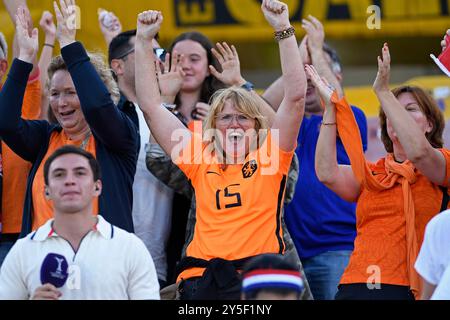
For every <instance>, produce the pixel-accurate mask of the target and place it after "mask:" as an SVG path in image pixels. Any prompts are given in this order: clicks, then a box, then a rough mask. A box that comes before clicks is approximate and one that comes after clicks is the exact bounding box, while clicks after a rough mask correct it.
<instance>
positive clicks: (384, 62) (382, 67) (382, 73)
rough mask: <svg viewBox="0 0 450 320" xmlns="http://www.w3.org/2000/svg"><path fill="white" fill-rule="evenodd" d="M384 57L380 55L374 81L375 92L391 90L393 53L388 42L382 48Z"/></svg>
mask: <svg viewBox="0 0 450 320" xmlns="http://www.w3.org/2000/svg"><path fill="white" fill-rule="evenodd" d="M381 54H382V58H381V57H380V56H378V58H377V59H378V73H377V77H376V78H375V82H374V83H373V90H374V91H375V93H380V92H384V91H389V78H390V73H391V55H390V54H389V48H388V45H387V43H385V44H384V45H383V49H381Z"/></svg>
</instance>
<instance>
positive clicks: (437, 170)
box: [373, 43, 448, 185]
mask: <svg viewBox="0 0 450 320" xmlns="http://www.w3.org/2000/svg"><path fill="white" fill-rule="evenodd" d="M390 64H391V57H390V54H389V48H388V46H387V44H386V43H385V44H384V46H383V49H382V58H381V57H378V73H377V77H376V79H375V82H374V84H373V90H374V91H375V94H376V95H377V97H378V100H379V101H380V104H381V107H382V108H383V111H384V112H385V114H386V117H387V119H389V121H390V124H391V125H392V127H393V129H394V131H395V133H396V136H397V138H398V140H399V141H400V144H401V145H402V147H403V150H404V151H405V153H406V157H407V158H408V159H409V160H410V161H411V162H412V163H413V164H414V166H415V167H416V168H417V169H418V170H419V171H420V172H421V173H423V174H424V175H425V176H426V177H427V178H428V179H430V180H431V181H432V182H433V183H435V184H438V185H441V184H442V183H443V181H444V179H445V176H446V161H445V158H444V155H443V154H442V153H441V152H440V151H439V150H437V149H435V148H433V146H432V145H431V144H430V143H429V142H428V140H427V138H426V136H425V134H424V132H423V131H422V130H421V128H420V127H419V126H418V125H417V123H416V121H415V120H414V119H413V116H412V112H422V111H421V110H420V107H419V106H418V105H417V104H416V105H411V106H407V108H405V107H403V106H402V105H401V104H400V102H399V101H398V100H397V98H396V97H395V96H394V94H393V93H392V92H391V90H389V77H390ZM407 109H408V110H409V109H411V112H408V111H407ZM429 125H430V126H431V127H432V126H433V125H435V124H433V123H429ZM447 183H448V182H447Z"/></svg>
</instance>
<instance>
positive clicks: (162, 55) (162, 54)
mask: <svg viewBox="0 0 450 320" xmlns="http://www.w3.org/2000/svg"><path fill="white" fill-rule="evenodd" d="M133 52H134V48H131V49H130V50H128V51H126V52H125V53H123V54H121V55H120V56H118V57H116V58H115V59H124V58H125V57H126V56H128V55H129V54H131V53H133ZM153 53H154V54H155V56H156V58H158V59H159V60H161V62H164V61H165V59H166V54H167V51H166V50H165V49H163V48H153Z"/></svg>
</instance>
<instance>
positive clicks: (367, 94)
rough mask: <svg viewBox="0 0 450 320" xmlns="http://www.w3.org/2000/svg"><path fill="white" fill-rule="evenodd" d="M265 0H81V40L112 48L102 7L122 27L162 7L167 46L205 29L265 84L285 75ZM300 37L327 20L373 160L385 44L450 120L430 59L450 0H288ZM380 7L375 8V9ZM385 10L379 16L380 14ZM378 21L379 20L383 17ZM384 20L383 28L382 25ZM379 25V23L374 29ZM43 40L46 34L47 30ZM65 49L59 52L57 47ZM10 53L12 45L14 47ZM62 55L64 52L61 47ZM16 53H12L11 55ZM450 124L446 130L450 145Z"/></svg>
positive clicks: (401, 74)
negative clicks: (306, 25)
mask: <svg viewBox="0 0 450 320" xmlns="http://www.w3.org/2000/svg"><path fill="white" fill-rule="evenodd" d="M27 2H28V6H29V8H30V10H31V14H32V17H33V20H34V22H35V25H38V22H39V19H40V16H41V13H42V11H43V10H49V11H51V12H52V13H53V5H52V3H53V1H51V0H28V1H27ZM260 2H261V1H258V0H127V1H124V0H95V1H93V0H89V1H88V0H78V1H77V5H78V6H79V9H80V10H79V20H78V24H79V27H80V29H79V30H78V32H77V39H79V40H81V41H82V42H83V43H84V44H85V46H86V47H87V48H88V49H89V50H94V51H101V52H105V53H106V52H107V51H106V46H105V44H104V40H103V37H102V35H101V32H100V29H99V27H98V18H97V9H98V8H104V9H106V10H110V11H113V12H114V13H115V14H116V15H117V16H118V17H119V19H120V20H121V22H122V26H123V30H128V29H132V28H135V25H136V16H137V14H138V13H139V12H141V11H143V10H146V9H156V10H161V11H162V12H163V14H164V22H163V26H162V30H161V33H160V36H161V41H160V42H161V44H162V45H163V46H165V47H167V46H168V45H169V44H170V41H171V40H172V39H174V38H175V37H176V36H177V35H178V34H179V33H181V32H185V31H188V30H198V31H200V32H203V33H205V34H206V35H207V36H209V37H210V38H211V39H212V40H213V41H214V42H216V41H227V42H229V43H232V44H234V45H235V46H236V47H237V49H238V52H239V55H240V60H241V67H242V73H243V75H244V77H245V78H246V79H248V80H249V81H251V82H253V83H254V84H255V86H256V87H257V88H259V89H264V88H266V87H267V86H268V85H269V84H270V83H271V82H272V81H273V80H275V79H276V78H277V77H278V76H279V75H280V66H279V58H278V48H277V45H276V43H275V41H274V40H273V36H272V32H271V30H270V28H269V27H268V25H267V23H266V22H265V20H264V17H263V16H262V13H261V11H260ZM285 2H286V3H287V4H288V5H289V8H290V13H291V21H292V22H293V25H294V27H295V28H296V30H297V38H298V39H299V40H300V39H301V37H302V36H303V35H304V32H303V30H302V28H301V19H302V18H304V17H307V16H308V14H311V15H314V16H315V17H317V18H318V19H320V20H321V21H322V22H323V24H324V27H325V33H326V41H327V42H329V43H330V44H331V45H332V46H333V47H335V48H336V49H337V51H338V53H339V55H340V57H341V60H342V65H343V70H344V86H345V92H346V95H347V98H348V100H349V101H350V102H351V103H352V104H354V105H356V106H359V107H360V108H362V109H363V110H364V111H365V113H366V115H367V117H368V122H369V131H368V134H369V150H368V152H367V157H368V158H369V159H371V160H374V159H377V158H379V157H380V155H382V154H383V153H384V148H383V146H382V144H381V142H380V140H379V138H378V120H377V114H378V109H379V104H378V102H377V100H376V97H375V95H374V94H373V93H372V91H371V84H372V82H373V79H374V78H375V75H376V70H377V68H376V57H377V55H378V54H379V52H380V49H381V46H382V44H383V42H388V43H389V47H390V50H391V56H392V76H391V83H392V84H393V86H395V85H396V84H400V83H403V82H407V83H410V84H417V85H421V86H423V87H425V88H427V89H429V90H430V92H431V93H432V94H433V95H434V97H435V98H436V99H437V100H438V103H439V105H440V106H441V108H442V110H443V111H444V113H445V115H446V119H447V124H448V120H449V119H450V78H448V77H446V76H444V75H443V74H442V73H441V72H440V70H439V69H438V68H437V67H436V66H435V65H434V63H433V62H432V60H431V59H430V57H429V54H430V53H434V54H435V55H437V54H438V53H439V52H440V45H439V43H440V40H441V38H442V36H443V34H444V32H445V30H447V29H448V28H450V16H449V11H450V0H285ZM374 6H376V7H374ZM377 8H379V13H380V15H379V16H378V15H377V10H378V9H377ZM378 18H379V19H378ZM377 22H378V23H379V25H378V26H379V28H377V27H376V24H377ZM374 27H375V28H374ZM0 30H1V31H2V32H3V33H4V34H5V36H6V37H7V41H8V44H10V47H11V46H12V45H11V44H12V38H13V31H14V30H13V25H12V23H11V21H10V19H9V17H8V14H7V12H6V9H5V8H4V6H3V5H0ZM40 36H41V39H43V33H42V31H40ZM56 50H58V49H56ZM10 51H11V50H10ZM55 52H58V51H55ZM10 57H11V54H10ZM449 127H450V125H447V127H446V130H445V137H446V139H445V141H446V146H447V147H450V128H449Z"/></svg>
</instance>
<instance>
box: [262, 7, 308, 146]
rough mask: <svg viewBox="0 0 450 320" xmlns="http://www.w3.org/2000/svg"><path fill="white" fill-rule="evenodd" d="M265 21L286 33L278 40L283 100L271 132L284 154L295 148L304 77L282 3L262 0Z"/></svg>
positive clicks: (304, 86)
mask: <svg viewBox="0 0 450 320" xmlns="http://www.w3.org/2000/svg"><path fill="white" fill-rule="evenodd" d="M261 8H262V11H263V13H264V16H265V18H266V20H267V21H268V22H269V24H270V25H271V26H272V28H273V29H274V31H275V32H276V33H280V32H283V31H285V32H288V36H287V37H284V36H283V37H281V39H279V41H278V45H279V48H280V59H281V70H282V74H283V87H284V98H283V101H282V102H281V105H280V108H279V109H278V111H277V114H276V116H275V120H274V122H273V125H272V129H274V130H279V133H280V134H279V137H280V141H279V147H280V149H281V150H284V151H291V150H293V149H294V148H295V145H296V141H297V136H298V131H299V129H300V125H301V122H302V120H303V114H304V112H305V94H306V75H305V71H304V68H303V63H302V59H301V57H300V52H299V50H298V47H297V40H296V39H295V36H294V34H293V32H292V34H291V33H289V31H290V30H292V29H290V28H292V26H291V24H290V22H289V12H288V7H287V5H286V4H284V3H282V2H280V1H276V0H264V1H263V2H262V5H261Z"/></svg>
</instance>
